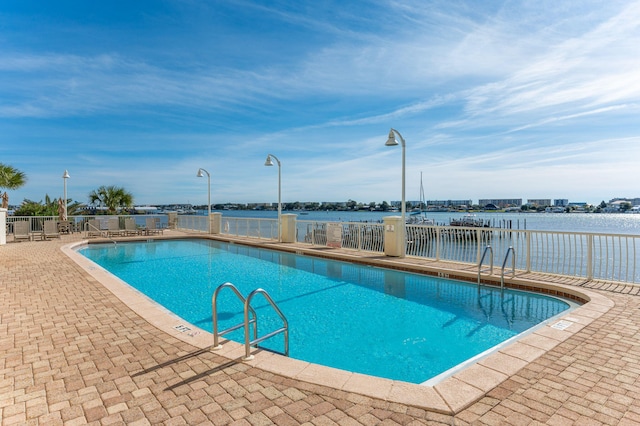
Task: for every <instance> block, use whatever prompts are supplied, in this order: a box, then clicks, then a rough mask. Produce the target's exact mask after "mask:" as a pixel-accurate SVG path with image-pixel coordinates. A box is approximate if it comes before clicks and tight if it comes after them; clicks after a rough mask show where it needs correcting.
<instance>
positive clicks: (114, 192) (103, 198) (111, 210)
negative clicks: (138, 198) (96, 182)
mask: <svg viewBox="0 0 640 426" xmlns="http://www.w3.org/2000/svg"><path fill="white" fill-rule="evenodd" d="M96 202H98V204H99V205H100V206H103V207H106V208H107V213H108V214H115V213H116V212H117V211H118V208H119V207H131V206H132V205H133V195H132V194H131V193H130V192H127V191H126V190H125V189H124V188H122V187H118V186H113V185H111V186H101V187H100V188H98V189H96V190H94V191H91V193H90V194H89V203H91V204H95V203H96Z"/></svg>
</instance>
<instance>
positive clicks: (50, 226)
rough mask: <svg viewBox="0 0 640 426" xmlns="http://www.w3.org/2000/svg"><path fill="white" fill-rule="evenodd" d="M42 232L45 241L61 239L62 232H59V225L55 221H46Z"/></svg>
mask: <svg viewBox="0 0 640 426" xmlns="http://www.w3.org/2000/svg"><path fill="white" fill-rule="evenodd" d="M42 232H43V237H44V239H45V240H46V239H49V238H60V232H58V224H57V223H56V222H54V221H53V220H45V222H44V225H42Z"/></svg>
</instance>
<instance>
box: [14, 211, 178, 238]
mask: <svg viewBox="0 0 640 426" xmlns="http://www.w3.org/2000/svg"><path fill="white" fill-rule="evenodd" d="M127 217H132V218H134V219H135V222H136V225H137V226H139V227H141V228H143V227H145V226H146V220H147V218H155V219H158V220H159V222H160V227H161V228H166V227H167V224H168V219H167V215H164V214H147V215H135V214H134V215H74V216H68V217H67V220H66V221H64V222H66V223H68V224H69V231H70V232H84V231H86V230H87V223H88V222H89V220H92V219H96V220H98V222H99V224H100V229H103V230H106V229H107V227H108V226H107V223H108V221H109V219H112V218H119V219H120V221H121V224H122V225H123V226H124V219H125V218H127ZM25 220H26V221H28V222H29V231H30V232H39V231H41V230H42V227H43V223H44V222H45V221H55V222H62V221H60V218H59V217H58V216H8V217H7V233H8V234H11V233H13V223H14V222H18V221H25Z"/></svg>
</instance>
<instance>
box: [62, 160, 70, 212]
mask: <svg viewBox="0 0 640 426" xmlns="http://www.w3.org/2000/svg"><path fill="white" fill-rule="evenodd" d="M70 177H71V176H69V172H68V171H67V170H65V171H64V173H63V174H62V181H63V182H64V192H63V196H64V217H63V219H64V220H67V179H69V178H70Z"/></svg>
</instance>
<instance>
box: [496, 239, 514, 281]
mask: <svg viewBox="0 0 640 426" xmlns="http://www.w3.org/2000/svg"><path fill="white" fill-rule="evenodd" d="M509 253H511V270H509V271H508V272H509V273H511V278H513V277H515V276H516V250H515V249H514V248H513V247H512V246H509V248H508V249H507V254H505V256H504V261H503V262H502V270H501V272H500V288H504V273H505V267H506V266H507V260H509Z"/></svg>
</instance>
